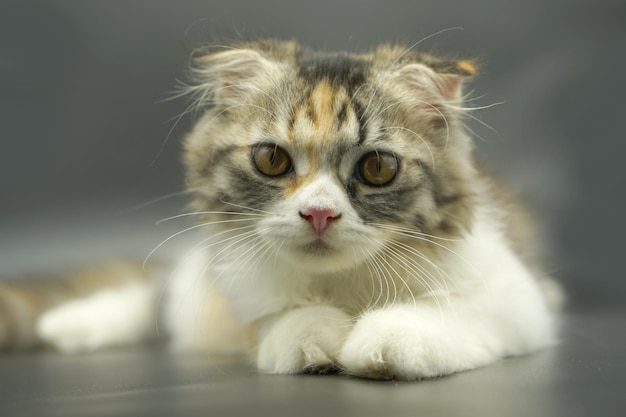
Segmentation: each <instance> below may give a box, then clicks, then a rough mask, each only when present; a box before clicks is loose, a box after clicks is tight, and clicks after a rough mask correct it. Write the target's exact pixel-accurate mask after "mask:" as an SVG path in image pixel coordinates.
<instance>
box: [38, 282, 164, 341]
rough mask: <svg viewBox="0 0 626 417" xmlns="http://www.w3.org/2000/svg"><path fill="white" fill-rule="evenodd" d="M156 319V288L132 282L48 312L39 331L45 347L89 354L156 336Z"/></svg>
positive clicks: (40, 320) (39, 326)
mask: <svg viewBox="0 0 626 417" xmlns="http://www.w3.org/2000/svg"><path fill="white" fill-rule="evenodd" d="M154 317H155V289H154V284H153V283H151V282H130V283H128V284H125V285H122V286H120V287H117V288H112V289H103V290H100V291H98V292H95V293H93V294H90V295H87V296H85V297H82V298H79V299H76V300H72V301H68V302H66V303H63V304H60V305H59V306H57V307H54V308H52V309H50V310H47V311H45V312H44V313H43V314H42V315H41V316H40V317H39V320H38V321H37V324H36V331H37V335H38V337H39V338H40V339H41V341H42V342H43V343H44V344H46V345H50V346H52V347H54V348H56V349H58V350H60V351H62V352H65V353H76V352H87V351H93V350H97V349H102V348H106V347H110V346H119V345H126V344H131V343H136V342H140V341H142V340H145V339H147V338H148V337H150V336H153V335H154V333H155V331H154V329H155V320H154Z"/></svg>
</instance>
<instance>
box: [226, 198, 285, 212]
mask: <svg viewBox="0 0 626 417" xmlns="http://www.w3.org/2000/svg"><path fill="white" fill-rule="evenodd" d="M220 202H221V203H224V204H228V205H229V206H233V207H237V208H240V209H244V210H250V211H256V212H258V213H264V214H274V213H272V212H270V211H265V210H260V209H256V208H252V207H246V206H242V205H240V204H235V203H231V202H229V201H226V200H223V199H220Z"/></svg>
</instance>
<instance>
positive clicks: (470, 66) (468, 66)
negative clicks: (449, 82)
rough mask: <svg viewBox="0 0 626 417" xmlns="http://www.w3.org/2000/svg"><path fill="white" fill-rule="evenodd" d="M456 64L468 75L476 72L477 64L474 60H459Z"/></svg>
mask: <svg viewBox="0 0 626 417" xmlns="http://www.w3.org/2000/svg"><path fill="white" fill-rule="evenodd" d="M456 65H457V67H458V68H459V69H460V70H461V71H465V72H466V73H467V74H468V75H474V74H476V65H475V64H474V63H473V62H472V61H469V60H463V61H459V62H457V64H456Z"/></svg>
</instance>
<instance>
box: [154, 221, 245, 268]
mask: <svg viewBox="0 0 626 417" xmlns="http://www.w3.org/2000/svg"><path fill="white" fill-rule="evenodd" d="M252 220H254V219H230V220H218V221H213V222H207V223H200V224H196V225H194V226H191V227H187V228H186V229H183V230H181V231H179V232H176V233H174V234H173V235H171V236H170V237H168V238H167V239H165V240H163V241H162V242H161V243H159V244H158V245H157V246H156V247H155V248H154V249H152V250H151V251H150V253H149V254H148V255H147V256H146V258H145V259H144V261H143V264H142V265H143V268H144V269H145V267H146V264H147V263H148V260H149V259H150V258H151V257H152V255H154V253H155V252H156V251H158V250H159V249H160V248H161V247H162V246H163V245H165V244H166V243H167V242H169V241H170V240H172V239H174V238H175V237H177V236H180V235H182V234H183V233H187V232H189V231H191V230H195V229H199V228H201V227H206V226H210V225H213V224H220V223H234V222H245V221H252Z"/></svg>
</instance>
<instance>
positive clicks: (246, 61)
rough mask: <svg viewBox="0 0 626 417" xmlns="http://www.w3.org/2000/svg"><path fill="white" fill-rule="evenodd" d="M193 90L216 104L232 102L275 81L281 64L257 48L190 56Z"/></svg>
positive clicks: (259, 90)
mask: <svg viewBox="0 0 626 417" xmlns="http://www.w3.org/2000/svg"><path fill="white" fill-rule="evenodd" d="M193 60H194V66H193V68H192V69H193V74H194V76H195V78H196V83H197V85H196V87H194V89H195V90H197V91H199V92H200V93H201V94H202V96H203V97H202V98H203V100H206V101H208V102H212V103H213V104H217V105H236V104H238V103H241V102H244V101H245V100H246V99H247V98H248V97H250V96H251V95H253V94H259V92H262V91H264V90H265V88H266V87H268V86H270V85H272V83H275V82H276V79H277V78H278V77H279V76H280V74H281V66H280V65H279V64H278V63H277V62H275V61H273V60H271V59H268V58H266V57H264V56H263V55H262V54H261V53H260V52H259V51H256V50H254V49H249V48H224V49H219V50H213V51H209V52H203V53H197V54H194V56H193Z"/></svg>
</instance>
